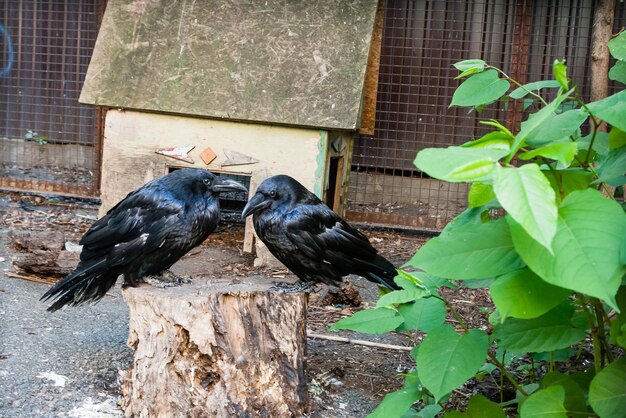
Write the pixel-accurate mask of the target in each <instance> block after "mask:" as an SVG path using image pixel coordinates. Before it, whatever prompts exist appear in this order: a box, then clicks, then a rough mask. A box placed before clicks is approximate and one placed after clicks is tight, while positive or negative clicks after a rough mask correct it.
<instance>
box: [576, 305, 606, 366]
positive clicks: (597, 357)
mask: <svg viewBox="0 0 626 418" xmlns="http://www.w3.org/2000/svg"><path fill="white" fill-rule="evenodd" d="M578 297H579V298H580V300H581V302H582V304H581V306H582V308H583V312H584V314H585V316H586V317H587V322H589V326H590V328H591V338H592V340H593V366H594V369H595V371H596V373H598V372H600V370H602V364H601V363H602V360H601V358H602V352H601V342H600V338H599V337H598V327H597V324H596V322H595V321H594V319H593V315H592V313H591V312H590V309H589V306H588V300H587V298H585V296H583V295H581V294H579V295H578Z"/></svg>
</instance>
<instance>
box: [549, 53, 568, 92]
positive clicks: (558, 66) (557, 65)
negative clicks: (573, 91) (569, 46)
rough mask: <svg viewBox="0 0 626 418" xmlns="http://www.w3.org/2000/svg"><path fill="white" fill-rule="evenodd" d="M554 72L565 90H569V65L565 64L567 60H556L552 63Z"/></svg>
mask: <svg viewBox="0 0 626 418" xmlns="http://www.w3.org/2000/svg"><path fill="white" fill-rule="evenodd" d="M552 72H553V73H554V78H556V81H558V82H559V84H560V85H561V87H563V90H567V89H568V87H569V80H568V79H567V66H566V65H565V61H560V60H555V61H554V64H552Z"/></svg>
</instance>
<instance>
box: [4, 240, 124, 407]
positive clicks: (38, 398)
mask: <svg viewBox="0 0 626 418" xmlns="http://www.w3.org/2000/svg"><path fill="white" fill-rule="evenodd" d="M6 232H7V231H6V230H0V260H2V261H0V417H2V418H5V417H6V418H9V417H10V418H13V417H15V418H17V417H20V418H22V417H23V418H26V417H102V418H104V417H117V416H122V415H121V413H120V411H119V410H117V409H116V408H115V404H116V401H117V396H118V395H117V392H116V380H117V370H118V369H120V368H122V369H125V368H126V367H127V366H128V364H129V363H130V361H131V360H132V353H131V351H130V349H129V348H128V347H127V346H126V338H127V336H128V309H127V308H126V304H124V303H123V302H122V300H121V293H120V290H119V288H116V289H114V290H113V291H112V292H111V293H112V294H113V295H114V296H113V297H109V296H107V297H105V298H104V299H103V300H102V301H101V302H100V303H98V304H96V305H89V306H87V307H84V308H70V309H64V310H62V311H58V312H55V313H54V314H51V313H49V312H47V311H46V307H47V304H45V303H42V302H40V301H39V297H40V296H41V295H42V294H43V293H44V292H45V291H46V290H47V289H48V287H49V286H48V285H46V284H42V283H35V282H29V281H26V280H19V279H12V278H8V277H6V276H5V275H4V271H6V269H9V268H10V267H11V265H10V264H11V258H10V255H8V254H7V250H6V241H5V239H6Z"/></svg>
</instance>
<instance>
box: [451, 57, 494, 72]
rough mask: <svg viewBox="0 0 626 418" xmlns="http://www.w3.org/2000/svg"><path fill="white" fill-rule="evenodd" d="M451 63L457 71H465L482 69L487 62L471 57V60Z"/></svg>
mask: <svg viewBox="0 0 626 418" xmlns="http://www.w3.org/2000/svg"><path fill="white" fill-rule="evenodd" d="M452 65H453V66H454V68H456V69H457V70H459V71H467V70H472V69H474V70H478V71H482V70H484V69H485V67H486V66H487V63H486V62H485V61H483V60H479V59H471V60H464V61H459V62H457V63H454V64H452Z"/></svg>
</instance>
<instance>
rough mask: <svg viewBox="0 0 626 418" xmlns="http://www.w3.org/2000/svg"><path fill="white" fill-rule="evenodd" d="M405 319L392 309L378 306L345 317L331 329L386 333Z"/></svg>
mask: <svg viewBox="0 0 626 418" xmlns="http://www.w3.org/2000/svg"><path fill="white" fill-rule="evenodd" d="M403 321H404V320H403V319H402V317H401V316H400V315H398V313H397V312H396V311H394V310H392V309H385V308H376V309H367V310H364V311H359V312H357V313H355V314H354V315H352V316H349V317H347V318H343V319H342V320H341V321H339V322H337V323H336V324H335V325H333V326H332V327H330V329H333V330H339V329H350V330H352V331H359V332H365V333H367V334H384V333H385V332H389V331H393V330H394V329H396V328H398V326H399V325H400V324H402V322H403Z"/></svg>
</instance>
